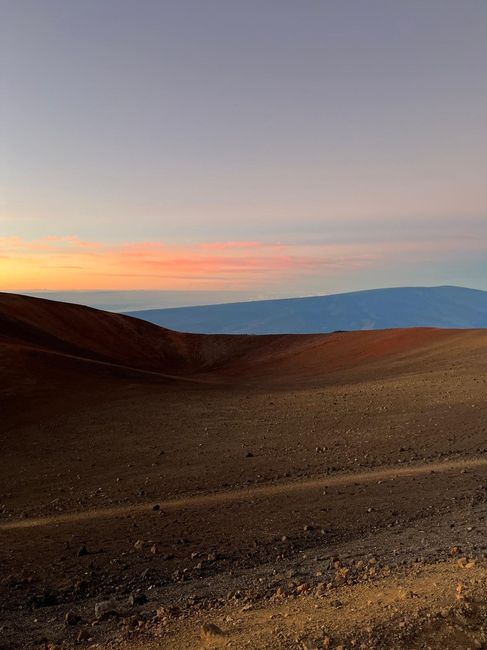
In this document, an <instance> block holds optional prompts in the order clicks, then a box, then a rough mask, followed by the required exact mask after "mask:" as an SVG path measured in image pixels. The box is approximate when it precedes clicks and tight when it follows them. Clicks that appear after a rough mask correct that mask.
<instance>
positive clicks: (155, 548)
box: [150, 544, 159, 555]
mask: <svg viewBox="0 0 487 650" xmlns="http://www.w3.org/2000/svg"><path fill="white" fill-rule="evenodd" d="M150 552H151V553H152V555H157V554H158V553H159V548H158V546H157V544H152V546H151V547H150Z"/></svg>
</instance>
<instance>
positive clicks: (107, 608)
mask: <svg viewBox="0 0 487 650" xmlns="http://www.w3.org/2000/svg"><path fill="white" fill-rule="evenodd" d="M119 615H120V614H119V612H118V605H117V603H116V602H115V601H114V600H101V601H100V602H98V603H95V616H96V618H97V619H98V620H101V619H105V618H109V617H110V616H119Z"/></svg>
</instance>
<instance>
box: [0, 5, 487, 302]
mask: <svg viewBox="0 0 487 650" xmlns="http://www.w3.org/2000/svg"><path fill="white" fill-rule="evenodd" d="M0 6H1V15H2V21H1V27H0V42H1V45H0V48H1V52H0V54H1V60H2V67H1V93H2V97H1V102H0V116H1V141H2V147H1V149H2V153H1V154H0V155H1V169H0V172H1V199H0V290H1V289H3V290H11V291H34V290H37V291H39V290H43V289H46V290H63V291H71V290H138V289H150V290H175V291H186V290H191V291H198V290H201V291H225V292H229V293H228V294H225V295H228V296H235V297H237V298H238V296H239V295H244V294H240V293H239V292H245V296H249V295H254V294H255V295H258V296H260V297H268V296H274V295H276V296H281V295H309V294H313V293H328V292H337V291H345V290H355V289H361V288H370V287H377V286H392V285H410V284H426V285H431V284H461V285H468V286H472V287H478V288H483V289H487V263H486V259H487V119H486V118H487V81H486V80H487V2H485V1H484V0H463V1H462V2H458V0H408V1H407V2H391V1H390V0H300V1H297V0H293V1H290V0H258V1H257V0H177V1H176V0H174V1H171V2H169V1H164V0H157V1H156V0H131V1H128V0H103V1H101V0H96V1H95V0H83V1H79V0H0Z"/></svg>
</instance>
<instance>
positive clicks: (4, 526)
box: [0, 457, 487, 531]
mask: <svg viewBox="0 0 487 650" xmlns="http://www.w3.org/2000/svg"><path fill="white" fill-rule="evenodd" d="M480 467H487V458H483V457H481V458H470V459H460V460H450V461H443V462H436V463H424V464H421V465H409V466H407V467H384V468H380V469H377V470H370V471H367V472H359V473H347V474H337V475H335V476H323V477H320V478H314V479H308V480H305V481H287V482H285V483H276V484H272V485H259V486H254V487H250V488H241V489H238V490H226V491H221V492H213V493H211V494H200V495H198V494H197V495H193V496H188V497H178V498H175V499H167V500H165V501H159V502H158V505H159V507H160V508H161V510H163V511H164V510H182V509H184V508H199V507H205V506H212V505H217V504H224V503H235V502H238V501H246V500H251V499H259V498H265V497H272V496H276V495H280V494H283V495H285V494H290V493H296V492H303V491H306V490H313V489H319V488H323V487H325V486H339V485H349V484H354V483H355V484H356V483H362V484H363V483H370V482H373V481H379V480H384V479H391V478H402V477H405V478H406V477H414V476H420V475H424V474H429V473H440V472H450V471H455V470H460V471H461V470H463V469H464V470H467V469H476V468H480ZM154 503H155V501H154V500H153V501H151V502H150V503H140V504H132V505H127V506H118V507H114V508H99V509H94V510H85V511H82V512H69V513H66V514H60V515H54V516H50V517H39V518H32V519H21V520H16V521H9V522H6V523H1V524H0V531H8V530H14V529H19V528H26V529H28V528H35V527H40V526H50V525H57V524H63V523H69V522H78V521H92V520H95V519H113V518H118V517H124V516H127V515H130V514H136V513H144V512H151V511H152V508H153V506H154Z"/></svg>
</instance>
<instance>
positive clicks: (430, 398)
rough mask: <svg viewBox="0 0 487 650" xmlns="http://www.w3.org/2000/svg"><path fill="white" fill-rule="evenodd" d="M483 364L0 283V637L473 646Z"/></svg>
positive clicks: (345, 336)
mask: <svg viewBox="0 0 487 650" xmlns="http://www.w3.org/2000/svg"><path fill="white" fill-rule="evenodd" d="M486 370H487V332H486V331H444V330H443V331H438V330H404V331H401V330H395V331H383V332H357V333H337V334H332V335H321V336H319V335H313V336H301V337H300V336H290V337H286V336H275V337H272V336H271V337H203V336H191V335H180V334H177V333H174V332H169V331H167V330H162V329H159V328H157V327H154V326H150V325H148V324H146V323H142V322H140V321H135V320H133V319H129V318H124V317H122V316H115V315H109V314H103V313H101V312H96V311H94V310H89V309H85V308H81V307H74V306H68V305H60V304H57V303H49V302H48V301H41V300H35V299H26V298H19V297H15V296H8V295H3V296H2V295H0V405H1V414H2V420H1V424H0V426H1V449H2V453H1V456H0V494H1V497H0V567H1V571H0V647H1V648H28V647H40V648H43V647H50V648H56V647H59V648H71V647H79V648H89V647H96V648H134V649H137V650H142V649H153V648H174V649H178V648H181V649H186V648H187V649H189V648H205V647H206V648H211V647H215V648H216V647H229V648H269V649H272V648H283V649H284V648H337V647H340V646H342V647H343V648H347V649H350V648H360V647H362V648H428V647H429V648H452V649H453V648H487V636H486V634H487V630H486V623H485V621H486V620H487V616H486V614H487V581H486V578H487V561H486V559H485V556H484V554H485V553H486V546H487V543H486V532H487V528H486V490H487V453H486V452H487V417H486V416H487V401H486V388H487V375H486Z"/></svg>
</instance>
